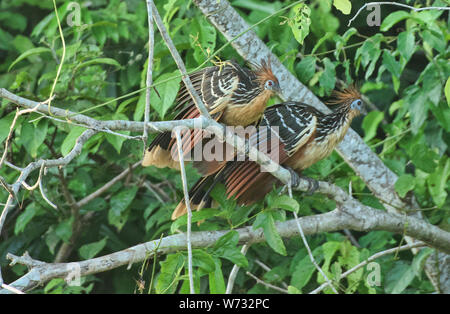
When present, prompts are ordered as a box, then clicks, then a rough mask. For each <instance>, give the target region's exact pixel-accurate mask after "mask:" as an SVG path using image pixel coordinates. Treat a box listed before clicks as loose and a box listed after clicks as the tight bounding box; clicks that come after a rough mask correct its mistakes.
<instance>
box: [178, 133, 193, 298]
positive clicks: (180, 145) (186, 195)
mask: <svg viewBox="0 0 450 314" xmlns="http://www.w3.org/2000/svg"><path fill="white" fill-rule="evenodd" d="M174 131H175V135H176V139H177V146H178V158H179V159H180V170H181V181H182V182H183V192H184V202H185V203H186V208H187V235H186V237H187V251H188V273H189V290H190V292H191V294H194V293H195V290H194V277H193V271H192V243H191V232H192V231H191V225H192V210H191V201H190V200H189V191H188V186H187V179H186V169H185V168H184V156H183V155H184V153H183V142H182V141H181V135H180V129H175V130H174Z"/></svg>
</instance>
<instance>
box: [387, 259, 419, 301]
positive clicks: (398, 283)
mask: <svg viewBox="0 0 450 314" xmlns="http://www.w3.org/2000/svg"><path fill="white" fill-rule="evenodd" d="M414 276H415V272H414V269H413V268H412V267H411V265H409V264H407V263H406V262H404V261H399V262H397V264H396V265H395V266H394V267H393V268H392V269H391V270H390V271H389V273H388V274H387V276H386V288H385V291H386V292H387V293H392V294H398V293H402V292H403V291H404V290H405V289H406V288H407V287H408V286H409V284H410V283H411V282H412V280H413V279H414Z"/></svg>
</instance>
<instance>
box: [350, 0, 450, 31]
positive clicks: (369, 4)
mask: <svg viewBox="0 0 450 314" xmlns="http://www.w3.org/2000/svg"><path fill="white" fill-rule="evenodd" d="M384 4H388V5H395V6H398V7H403V8H407V9H410V10H413V11H415V12H419V11H424V10H450V8H449V7H423V8H415V7H412V6H410V5H407V4H403V3H399V2H368V3H365V4H364V5H363V6H362V7H361V8H359V10H358V12H356V14H355V15H354V16H353V17H352V18H351V19H350V20H349V21H348V25H347V26H350V24H352V22H353V20H354V19H356V17H357V16H358V15H359V13H361V11H362V10H363V9H364V8H366V7H367V6H372V5H384Z"/></svg>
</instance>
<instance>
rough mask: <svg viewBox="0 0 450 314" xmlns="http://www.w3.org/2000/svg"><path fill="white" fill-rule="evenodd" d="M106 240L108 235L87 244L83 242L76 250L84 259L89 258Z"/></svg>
mask: <svg viewBox="0 0 450 314" xmlns="http://www.w3.org/2000/svg"><path fill="white" fill-rule="evenodd" d="M107 240H108V237H104V238H103V239H101V240H100V241H97V242H92V243H89V244H85V245H83V246H81V247H80V249H79V250H78V252H79V253H80V256H81V257H82V258H84V259H91V258H93V257H95V256H96V255H97V254H98V253H99V252H100V251H101V250H103V248H104V247H105V245H106V241H107Z"/></svg>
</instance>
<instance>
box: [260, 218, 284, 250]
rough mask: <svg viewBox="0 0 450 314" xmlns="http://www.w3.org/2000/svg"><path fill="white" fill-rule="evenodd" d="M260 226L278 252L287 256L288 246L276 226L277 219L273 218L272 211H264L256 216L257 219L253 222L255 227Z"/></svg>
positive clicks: (271, 245) (269, 242)
mask: <svg viewBox="0 0 450 314" xmlns="http://www.w3.org/2000/svg"><path fill="white" fill-rule="evenodd" d="M258 228H263V231H264V237H265V238H266V240H267V243H268V244H269V246H270V247H271V248H272V249H273V250H274V251H275V252H277V253H278V254H281V255H284V256H286V247H285V246H284V243H283V239H281V236H280V234H279V233H278V231H277V228H276V227H275V220H274V219H273V216H272V213H270V212H269V211H264V212H261V213H259V214H258V215H257V216H256V220H255V222H254V223H253V229H255V230H256V229H258Z"/></svg>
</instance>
